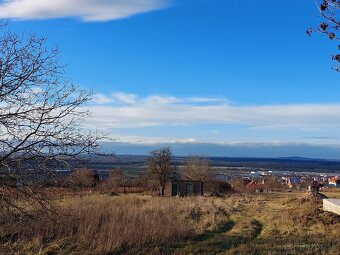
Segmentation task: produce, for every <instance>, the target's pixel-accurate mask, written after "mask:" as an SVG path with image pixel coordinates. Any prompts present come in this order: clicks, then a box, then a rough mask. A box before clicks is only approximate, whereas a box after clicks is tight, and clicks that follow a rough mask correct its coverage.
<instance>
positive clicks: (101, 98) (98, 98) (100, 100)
mask: <svg viewBox="0 0 340 255" xmlns="http://www.w3.org/2000/svg"><path fill="white" fill-rule="evenodd" d="M93 102H94V103H96V104H108V103H112V102H113V99H112V98H110V97H107V96H105V95H103V94H96V95H94V98H93Z"/></svg>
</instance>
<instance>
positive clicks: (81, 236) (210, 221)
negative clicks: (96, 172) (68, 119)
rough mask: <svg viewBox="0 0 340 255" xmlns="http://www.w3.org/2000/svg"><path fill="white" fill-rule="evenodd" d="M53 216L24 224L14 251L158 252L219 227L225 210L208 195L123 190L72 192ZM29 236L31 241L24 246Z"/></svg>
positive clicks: (66, 252) (75, 252) (69, 252)
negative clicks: (161, 194)
mask: <svg viewBox="0 0 340 255" xmlns="http://www.w3.org/2000/svg"><path fill="white" fill-rule="evenodd" d="M49 216H50V217H52V219H53V221H51V220H48V219H47V217H46V215H45V216H42V215H41V216H40V218H39V219H38V220H35V221H30V222H28V223H27V224H26V225H25V227H24V228H21V229H20V230H19V242H18V247H17V250H15V247H14V249H12V252H13V253H17V254H19V253H22V252H23V251H25V253H27V254H37V253H39V254H47V252H49V253H48V254H51V252H52V251H55V253H58V254H118V253H119V254H124V253H129V254H133V253H134V252H136V251H142V250H143V251H144V252H145V253H158V251H159V249H160V248H162V249H167V247H172V246H174V245H175V244H177V243H179V242H181V241H183V240H185V239H187V238H190V237H192V236H194V235H196V234H199V233H202V232H203V231H204V230H207V229H213V228H215V227H217V226H218V225H219V224H221V221H222V219H223V212H222V211H220V209H219V208H218V207H217V206H215V205H214V204H213V201H212V200H211V199H208V198H180V199H176V198H157V197H143V196H140V197H137V196H133V195H126V196H125V195H123V196H119V197H108V196H89V197H83V198H79V197H75V198H68V199H66V200H64V201H62V202H61V209H60V214H58V215H54V216H53V215H49ZM25 242H26V243H30V245H29V246H27V245H26V246H23V245H22V244H23V243H25ZM20 244H21V245H20ZM12 248H13V246H12Z"/></svg>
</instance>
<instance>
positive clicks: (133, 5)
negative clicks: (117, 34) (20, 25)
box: [0, 0, 169, 21]
mask: <svg viewBox="0 0 340 255" xmlns="http://www.w3.org/2000/svg"><path fill="white" fill-rule="evenodd" d="M168 4H169V1H168V0H53V1H48V0H4V1H3V2H2V3H1V4H0V18H2V19H19V20H28V19H50V18H65V17H73V18H78V19H81V20H83V21H107V20H116V19H122V18H126V17H130V16H133V15H136V14H139V13H144V12H149V11H153V10H157V9H161V8H164V7H166V6H167V5H168Z"/></svg>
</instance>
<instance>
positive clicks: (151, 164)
mask: <svg viewBox="0 0 340 255" xmlns="http://www.w3.org/2000/svg"><path fill="white" fill-rule="evenodd" d="M172 157H173V155H172V152H171V150H170V148H162V149H159V150H155V151H152V152H150V158H149V159H148V160H147V165H148V178H149V179H150V180H151V181H154V182H157V183H158V187H159V194H160V195H161V196H164V191H165V185H166V183H167V182H168V181H169V179H170V177H171V175H172V173H173V172H174V170H175V167H174V165H173V164H172Z"/></svg>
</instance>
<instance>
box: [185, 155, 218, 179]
mask: <svg viewBox="0 0 340 255" xmlns="http://www.w3.org/2000/svg"><path fill="white" fill-rule="evenodd" d="M212 174H213V172H212V169H211V160H210V159H208V158H206V157H201V156H197V155H193V156H189V157H188V158H187V160H186V163H185V166H184V169H183V176H185V177H186V178H189V179H192V180H196V181H203V182H205V181H209V180H211V179H212Z"/></svg>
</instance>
